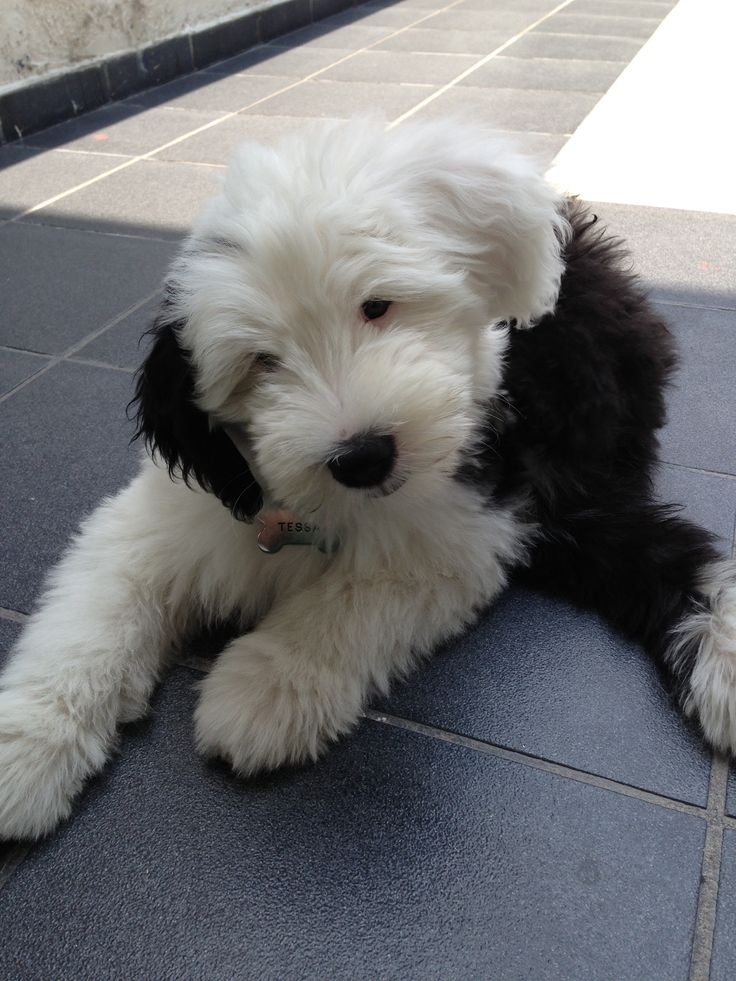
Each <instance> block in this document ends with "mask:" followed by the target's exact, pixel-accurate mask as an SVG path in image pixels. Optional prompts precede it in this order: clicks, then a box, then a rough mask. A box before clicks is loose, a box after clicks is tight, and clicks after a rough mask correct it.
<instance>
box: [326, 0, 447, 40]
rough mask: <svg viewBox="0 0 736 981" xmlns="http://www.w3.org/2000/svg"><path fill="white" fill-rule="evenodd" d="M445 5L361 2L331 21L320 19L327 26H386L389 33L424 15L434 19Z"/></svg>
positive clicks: (331, 18)
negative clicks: (373, 4) (373, 3)
mask: <svg viewBox="0 0 736 981" xmlns="http://www.w3.org/2000/svg"><path fill="white" fill-rule="evenodd" d="M443 6H444V4H443V3H435V4H434V6H433V5H432V4H431V3H422V4H419V3H417V4H410V5H408V6H407V5H406V4H404V3H395V4H378V5H376V6H371V5H370V4H362V3H361V4H358V6H357V7H350V8H348V9H347V10H344V11H342V13H339V14H335V16H334V17H330V19H329V21H320V24H325V26H329V27H333V26H335V27H337V26H342V25H344V24H362V25H363V26H365V27H383V28H386V33H387V34H388V33H389V31H396V30H398V29H399V28H401V27H406V26H407V25H408V24H413V23H414V22H415V21H417V20H420V19H421V18H422V17H427V16H428V15H430V14H431V15H433V16H432V21H434V19H435V17H436V16H437V11H438V10H439V9H440V8H441V7H443ZM440 16H441V15H440Z"/></svg>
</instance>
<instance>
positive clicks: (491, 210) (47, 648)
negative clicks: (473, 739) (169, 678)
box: [0, 120, 565, 837]
mask: <svg viewBox="0 0 736 981" xmlns="http://www.w3.org/2000/svg"><path fill="white" fill-rule="evenodd" d="M557 205H558V199H557V196H556V194H555V193H554V192H553V191H552V190H551V189H550V188H549V187H548V186H547V185H546V184H545V183H544V181H543V180H542V178H541V177H540V176H539V174H538V173H537V172H536V171H535V169H534V167H533V166H532V165H531V164H530V163H529V162H528V161H527V160H526V159H525V158H524V157H522V156H520V155H519V154H517V153H516V152H515V151H514V150H513V149H512V148H510V147H509V146H507V145H506V144H505V143H504V142H503V141H501V140H499V139H498V138H496V137H495V136H493V135H491V134H489V133H487V132H484V131H483V130H480V129H478V128H476V127H466V126H463V125H460V124H455V123H447V124H445V125H438V124H433V125H431V126H421V125H418V126H412V127H409V126H407V127H406V128H405V129H404V130H402V131H399V132H395V133H392V134H386V133H384V131H383V128H382V126H381V125H380V124H379V123H371V122H367V121H366V120H358V121H354V122H352V123H348V124H337V125H328V126H321V127H319V128H316V129H315V130H313V132H311V133H309V134H307V135H306V137H305V136H304V135H300V136H299V137H294V138H290V139H287V140H285V141H284V142H283V143H282V144H281V145H280V146H279V147H278V148H276V149H267V148H265V147H260V146H251V145H249V146H245V147H244V148H242V149H241V150H240V152H239V154H238V156H237V158H236V160H235V162H234V164H233V166H232V168H231V170H230V172H229V174H228V176H227V179H226V181H225V186H224V189H223V193H222V194H221V195H220V196H219V197H218V198H217V199H216V200H215V201H214V202H212V204H211V206H210V207H209V208H208V209H207V211H206V213H205V214H204V216H203V217H202V218H201V219H200V220H199V222H198V223H197V225H196V227H195V229H194V233H193V235H192V236H191V238H190V239H189V240H188V242H187V243H186V245H185V247H184V249H183V251H182V253H181V255H180V257H179V258H178V260H177V261H176V262H175V264H174V267H173V269H172V273H171V277H170V283H171V284H172V297H173V302H172V304H171V306H170V308H169V311H168V315H169V316H170V317H171V319H172V321H173V320H180V319H183V320H184V321H185V322H186V327H185V328H184V331H183V337H182V340H183V342H184V344H185V346H186V347H187V348H188V349H189V350H190V351H191V353H192V359H193V362H194V364H195V365H196V368H197V378H198V391H197V395H198V400H199V404H200V406H201V407H202V408H203V409H205V410H206V411H207V412H208V413H209V414H210V415H211V417H212V418H213V419H215V420H217V421H218V422H219V423H221V424H237V425H239V426H247V427H248V430H249V434H250V438H251V441H252V446H253V449H254V454H255V457H254V462H257V468H258V473H259V475H261V474H262V475H263V479H265V481H266V482H267V490H268V492H269V494H270V495H271V497H272V498H273V499H276V500H279V501H282V502H286V503H287V504H288V506H289V507H290V508H292V509H293V510H295V511H297V512H299V513H302V514H304V515H309V516H310V519H311V520H312V521H316V522H317V523H318V524H319V525H320V527H321V528H322V529H323V532H324V534H325V535H326V536H327V537H328V538H331V539H338V540H339V543H340V544H339V549H338V550H337V551H336V552H335V553H334V554H325V553H323V552H321V551H319V550H318V549H316V548H285V549H283V550H282V551H281V552H280V553H279V554H278V555H274V556H268V555H264V554H263V553H262V552H261V551H259V549H258V548H257V547H256V543H255V538H256V534H257V531H258V528H257V526H255V525H247V524H244V523H242V522H238V521H236V520H235V519H234V518H233V517H232V516H231V515H230V514H229V513H228V511H227V510H226V509H225V508H223V506H222V504H221V503H220V502H219V500H217V498H215V497H214V496H213V495H211V494H208V493H205V492H203V491H201V490H199V489H198V488H196V487H195V488H189V487H187V486H185V485H184V484H182V483H181V482H172V480H171V479H170V478H169V476H168V474H167V473H166V472H165V471H164V470H162V469H160V468H159V467H157V466H156V465H154V464H153V463H152V462H151V461H150V460H148V459H146V460H145V461H144V463H143V469H142V472H141V474H140V476H139V477H138V478H137V479H136V480H134V481H133V483H132V485H131V486H130V487H128V488H127V489H126V490H124V491H122V493H120V494H119V495H118V496H117V497H116V498H115V499H113V500H110V501H107V502H105V503H104V504H103V505H102V506H101V507H100V509H99V510H98V511H97V512H96V513H95V514H94V515H93V516H92V517H91V518H90V519H89V520H88V521H86V522H85V524H84V525H83V527H82V530H81V534H80V536H79V537H78V538H77V540H76V541H75V543H74V544H73V545H72V547H71V549H70V550H69V552H68V554H67V555H66V557H65V558H64V559H63V561H62V562H61V564H60V565H59V566H58V568H57V569H56V570H55V571H54V572H53V573H52V575H51V578H50V582H49V585H48V588H47V591H46V594H45V596H44V597H43V599H42V601H41V603H40V606H39V609H38V611H37V612H36V613H35V615H34V616H33V617H32V619H31V621H30V622H29V624H28V625H27V627H26V629H25V631H24V633H23V635H22V637H21V639H20V642H19V643H18V645H17V647H16V649H15V651H14V652H13V655H12V659H11V661H10V664H9V666H8V667H7V668H6V670H5V671H4V673H3V675H2V678H1V679H0V686H1V690H0V836H4V837H12V836H19V837H34V836H38V835H41V834H44V833H45V832H48V831H49V830H50V829H52V828H53V827H54V826H55V825H56V823H57V822H58V821H59V820H60V819H62V818H64V817H65V816H66V815H68V813H69V811H70V806H71V801H72V799H73V797H74V796H75V795H76V794H77V793H78V792H79V790H80V788H81V787H82V785H83V782H84V781H85V779H86V778H87V777H88V776H89V775H90V774H92V773H94V772H95V771H97V770H99V769H100V767H101V766H102V765H103V763H104V762H105V760H106V758H107V757H108V756H109V754H110V751H111V748H112V747H113V745H114V741H115V734H116V729H117V726H118V725H119V723H120V722H123V721H126V720H130V719H134V718H137V717H138V716H140V715H141V714H143V713H144V712H145V710H146V705H147V702H148V698H149V695H150V693H151V690H152V688H153V686H154V684H155V682H156V680H157V678H158V676H159V673H160V671H161V669H162V665H163V663H164V660H165V657H166V652H167V651H168V650H169V649H170V647H171V644H172V642H173V641H174V640H175V638H176V637H177V636H180V635H181V633H182V631H183V630H184V629H186V627H187V626H188V625H190V624H191V623H192V622H195V621H201V620H207V619H215V618H218V617H226V616H230V615H232V614H233V613H239V614H240V615H241V617H242V619H243V622H246V621H250V620H252V619H253V618H256V619H258V620H259V621H260V622H259V624H258V626H257V628H256V629H255V630H254V631H253V632H252V633H249V634H246V635H245V636H243V637H241V638H240V639H238V640H236V641H234V642H233V643H232V644H231V645H230V646H229V647H228V648H227V650H226V651H225V652H224V653H223V654H222V656H221V657H220V659H219V661H218V663H217V665H216V666H215V668H214V670H213V671H212V673H211V674H210V675H209V677H208V678H207V679H206V681H205V682H204V683H203V684H202V691H201V700H200V704H199V708H198V710H197V714H196V738H197V743H198V745H199V747H200V748H201V750H202V751H203V752H206V753H218V754H221V755H224V756H225V757H227V758H228V759H229V760H230V761H231V762H232V764H233V766H234V767H235V769H236V770H237V771H238V772H240V773H243V774H249V773H252V772H254V771H256V770H258V769H261V768H263V767H274V766H278V765H279V764H281V763H285V762H296V761H300V760H305V759H313V758H315V757H316V756H317V755H318V753H319V752H320V751H321V750H322V748H323V747H324V745H325V744H326V743H327V742H328V741H329V740H331V739H334V738H335V737H336V736H338V735H340V734H341V733H344V732H346V731H347V730H348V729H350V727H351V726H352V725H354V723H355V722H356V720H357V718H358V716H359V713H360V711H361V708H362V707H363V705H364V704H365V701H366V698H367V697H368V695H369V694H370V693H371V692H373V691H385V690H386V689H387V686H388V684H389V680H390V678H391V677H394V676H396V675H400V674H403V673H404V672H406V671H408V670H409V668H410V667H411V665H412V664H413V663H414V662H415V661H416V659H417V658H418V657H421V656H422V655H424V654H426V653H427V652H429V651H430V650H431V649H432V648H433V647H435V646H436V645H437V644H438V643H439V642H441V641H442V640H444V639H445V638H447V637H449V636H451V635H452V634H454V633H456V632H457V631H459V630H461V629H462V628H463V627H464V626H465V625H466V624H467V623H468V622H469V621H470V620H471V619H472V617H473V616H474V614H475V612H476V611H477V610H478V608H479V607H480V606H482V605H483V604H485V603H488V602H489V601H490V600H491V599H492V598H493V597H494V596H495V595H496V594H497V592H498V591H499V590H500V589H501V588H502V587H503V585H504V583H505V578H506V573H505V569H506V568H508V567H509V566H511V565H513V564H514V563H516V562H518V561H520V560H521V559H522V558H523V555H524V550H525V541H526V540H527V537H528V534H529V533H530V531H531V529H528V528H527V527H526V526H525V525H524V523H523V521H521V520H520V519H519V518H518V517H517V515H516V514H515V513H514V508H509V507H506V508H499V509H495V510H489V509H488V508H487V507H486V506H485V503H484V501H483V500H482V498H481V496H480V495H479V494H478V493H477V492H475V491H473V490H471V489H470V488H465V487H463V486H462V485H460V484H458V483H457V482H456V481H455V480H453V479H452V474H453V472H454V470H455V469H456V468H457V466H458V462H459V453H460V451H461V449H462V448H463V447H464V446H466V445H467V443H468V440H469V439H470V438H471V436H472V433H473V430H474V428H475V427H476V426H477V423H478V421H479V418H480V413H481V412H482V408H483V405H484V403H485V402H486V401H487V399H488V398H489V397H491V396H493V394H494V393H495V392H496V390H497V388H498V385H499V381H500V376H501V369H502V359H503V352H504V348H505V345H506V332H505V328H503V327H500V326H498V327H494V326H493V325H494V324H495V323H497V322H498V321H501V320H505V319H511V318H515V319H516V320H517V321H518V322H519V323H531V322H532V321H533V319H534V318H535V317H539V316H540V315H542V314H544V313H545V312H546V311H549V310H550V309H552V307H553V305H554V302H555V298H556V294H557V290H558V288H559V282H560V276H561V273H562V262H561V258H560V246H561V242H562V241H563V240H564V235H565V224H564V220H563V219H562V218H560V216H559V214H558V210H557ZM376 296H381V297H386V298H387V299H390V300H391V301H392V303H391V307H390V309H389V311H388V312H387V313H386V315H385V316H383V317H381V318H380V321H378V322H373V321H367V320H366V319H365V318H364V317H363V316H361V304H362V303H363V302H365V301H366V300H367V299H369V298H371V297H376ZM264 353H266V354H268V356H269V357H270V358H271V359H272V360H275V361H276V362H277V363H278V365H279V369H278V370H277V371H272V372H264V371H263V370H262V369H260V368H259V367H258V364H257V363H256V359H255V356H256V355H257V354H264ZM365 431H378V432H382V433H389V434H392V435H393V437H394V438H395V440H396V444H397V461H396V472H395V474H394V475H393V476H392V481H393V482H392V483H391V485H390V486H387V487H383V488H382V491H383V493H382V494H379V495H376V494H375V493H374V492H369V491H360V490H355V489H351V488H348V487H344V486H342V485H341V484H339V483H338V482H337V481H336V480H334V479H333V477H332V476H331V474H330V472H329V471H328V469H327V467H326V466H325V461H326V459H327V458H328V456H329V455H330V452H331V451H332V450H333V449H334V447H335V446H336V445H337V444H340V443H341V441H343V440H345V439H346V438H349V437H350V436H352V435H353V434H356V433H361V432H365ZM389 491H390V492H391V493H388V492H389Z"/></svg>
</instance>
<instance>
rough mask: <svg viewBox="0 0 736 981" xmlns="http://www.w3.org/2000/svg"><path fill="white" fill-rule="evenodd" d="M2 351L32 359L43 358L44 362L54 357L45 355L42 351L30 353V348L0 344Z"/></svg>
mask: <svg viewBox="0 0 736 981" xmlns="http://www.w3.org/2000/svg"><path fill="white" fill-rule="evenodd" d="M0 351H2V352H3V353H5V352H6V351H7V353H8V354H27V355H29V357H31V358H43V359H44V361H45V360H46V359H47V358H50V357H52V355H50V354H44V353H43V352H42V351H30V350H29V349H28V348H25V347H13V346H12V345H10V344H0Z"/></svg>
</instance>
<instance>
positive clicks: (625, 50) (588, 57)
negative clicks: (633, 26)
mask: <svg viewBox="0 0 736 981" xmlns="http://www.w3.org/2000/svg"><path fill="white" fill-rule="evenodd" d="M643 43H644V42H643V41H641V40H639V39H636V38H625V37H592V36H590V35H582V34H579V35H576V34H549V33H541V32H532V33H531V34H527V35H526V36H525V37H522V38H520V39H519V40H518V41H517V42H516V43H515V44H514V45H512V47H510V48H509V49H508V51H507V52H506V53H507V54H511V55H513V56H514V58H581V59H582V60H583V61H595V60H596V59H600V60H602V61H631V59H632V58H633V57H634V55H635V54H636V53H637V51H638V50H639V48H641V46H642V44H643Z"/></svg>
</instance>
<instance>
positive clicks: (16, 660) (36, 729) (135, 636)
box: [0, 467, 179, 838]
mask: <svg viewBox="0 0 736 981" xmlns="http://www.w3.org/2000/svg"><path fill="white" fill-rule="evenodd" d="M159 485H160V486H161V487H162V488H163V493H158V491H157V487H158V486H159ZM169 488H173V485H172V484H171V482H170V481H169V480H168V477H166V475H165V474H164V475H160V474H156V473H155V472H153V468H152V467H149V468H148V471H147V472H146V473H144V474H142V475H141V476H140V477H138V478H137V479H136V480H135V481H133V483H132V484H131V485H130V487H128V488H127V489H126V490H124V491H122V493H120V494H119V495H118V496H117V497H116V498H115V499H114V500H111V501H108V502H106V503H105V504H103V505H102V506H101V507H100V508H99V509H98V510H97V511H96V512H95V513H94V514H93V515H92V517H91V518H90V519H88V520H87V522H85V524H84V525H83V527H82V531H81V534H80V535H79V537H78V538H77V540H76V541H75V542H74V543H73V545H72V546H71V548H70V549H69V550H68V552H67V554H66V556H65V557H64V558H63V560H62V561H61V563H60V564H59V566H58V567H57V568H56V569H55V570H54V571H53V573H52V574H51V577H50V581H49V584H48V588H47V590H46V592H45V594H44V596H43V598H42V600H41V603H40V606H39V609H38V611H37V612H36V613H35V614H34V616H33V617H32V618H31V619H30V621H29V622H28V624H27V625H26V628H25V630H24V632H23V634H22V635H21V638H20V640H19V642H18V644H17V645H16V648H15V650H14V651H13V652H12V655H11V659H10V662H9V664H8V665H7V666H6V668H5V670H4V671H3V672H2V674H1V675H0V838H16V837H18V838H35V837H38V836H40V835H42V834H44V833H46V832H48V831H50V830H51V829H52V828H53V827H54V826H55V825H56V824H57V823H58V822H59V821H60V820H62V819H63V818H65V817H66V816H67V815H68V814H69V811H70V807H71V801H72V799H73V798H74V796H75V795H76V794H77V793H78V792H79V790H80V789H81V787H82V785H83V783H84V781H85V780H86V778H87V777H89V776H90V775H91V774H93V773H95V772H96V771H98V770H99V769H101V767H102V766H103V764H104V763H105V761H106V759H107V757H108V755H109V753H110V751H111V748H112V745H113V743H114V739H115V732H116V728H117V725H118V723H120V722H126V721H129V720H132V719H135V718H137V717H139V716H140V715H142V714H143V712H144V711H145V709H146V706H147V703H148V698H149V695H150V693H151V690H152V688H153V685H154V683H155V681H156V678H157V675H158V672H159V669H160V666H161V662H162V659H163V655H164V653H165V651H166V649H167V647H168V644H169V641H170V639H171V637H172V625H173V622H172V615H171V611H170V609H167V602H166V598H165V592H166V584H167V576H170V575H171V568H172V562H171V556H172V555H173V554H175V549H176V548H178V547H179V534H178V532H177V528H176V523H175V521H174V519H173V518H172V510H173V508H172V505H171V503H170V501H169V497H170V491H169Z"/></svg>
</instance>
